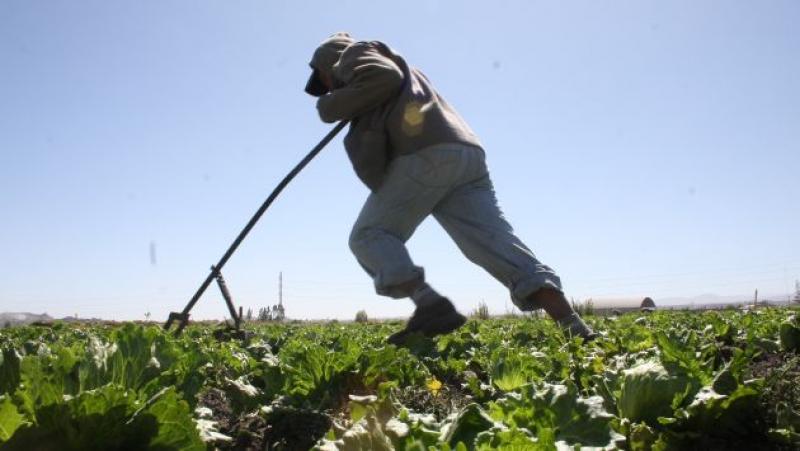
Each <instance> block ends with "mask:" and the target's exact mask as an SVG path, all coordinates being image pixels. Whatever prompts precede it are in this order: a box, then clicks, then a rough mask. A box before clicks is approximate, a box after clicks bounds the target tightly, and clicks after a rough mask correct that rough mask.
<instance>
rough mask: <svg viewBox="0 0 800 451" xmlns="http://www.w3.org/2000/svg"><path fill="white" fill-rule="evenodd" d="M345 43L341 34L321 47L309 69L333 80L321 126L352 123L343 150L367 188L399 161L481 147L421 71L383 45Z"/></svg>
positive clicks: (321, 102)
mask: <svg viewBox="0 0 800 451" xmlns="http://www.w3.org/2000/svg"><path fill="white" fill-rule="evenodd" d="M348 39H350V38H349V36H348V35H346V34H341V33H340V34H337V35H334V36H332V37H331V38H329V39H328V40H327V41H325V42H323V44H322V45H321V46H320V47H319V48H318V49H317V51H316V52H315V53H314V59H312V62H311V65H312V67H314V68H315V69H317V70H319V71H321V72H327V74H328V75H330V76H331V78H332V80H333V81H334V89H333V90H332V91H331V92H330V93H327V94H325V95H323V96H321V97H320V98H319V99H318V101H317V110H318V112H319V116H320V118H321V119H322V120H323V121H324V122H336V121H342V120H347V121H350V129H349V131H348V133H347V136H346V137H345V139H344V145H345V149H346V150H347V154H348V157H349V158H350V162H351V163H352V165H353V168H354V170H355V172H356V174H357V175H358V176H359V178H360V179H361V180H362V181H363V182H364V183H365V184H366V185H367V187H369V188H370V189H371V190H372V191H375V190H377V189H378V188H379V187H380V185H381V183H382V181H383V177H384V175H385V172H386V168H387V166H388V164H389V162H390V161H391V160H392V159H393V158H395V157H397V156H400V155H407V154H411V153H413V152H416V151H418V150H420V149H423V148H425V147H429V146H433V145H436V144H445V143H461V144H467V145H472V146H477V147H480V145H481V144H480V141H479V140H478V138H477V136H475V133H473V131H472V130H471V129H470V128H469V126H468V125H467V123H466V122H465V121H464V120H463V119H462V118H461V116H460V115H459V114H458V113H457V112H456V111H455V110H454V109H453V108H452V107H451V106H450V105H449V104H448V103H447V101H445V99H444V98H442V97H441V96H440V95H439V93H438V92H437V91H436V90H435V89H434V87H433V85H432V84H431V82H430V81H429V80H428V79H427V77H425V75H424V74H423V73H422V72H420V71H419V70H418V69H416V68H411V67H409V66H408V64H406V62H405V60H404V59H403V58H402V57H401V56H400V55H398V54H397V53H395V52H394V51H392V50H391V49H390V48H389V47H388V46H386V45H385V44H383V43H381V42H378V41H370V42H366V41H360V42H348V41H347V40H348ZM344 45H346V46H344ZM335 55H338V59H337V60H336V61H335V62H334V63H333V64H332V65H331V63H330V61H332V60H333V58H332V57H335Z"/></svg>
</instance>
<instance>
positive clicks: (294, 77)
mask: <svg viewBox="0 0 800 451" xmlns="http://www.w3.org/2000/svg"><path fill="white" fill-rule="evenodd" d="M798 23H800V3H798V2H795V1H770V2H754V1H704V2H697V1H671V2H661V1H624V2H623V1H609V2H594V1H583V2H569V3H568V4H567V3H564V2H555V1H552V2H538V1H537V2H532V1H516V2H491V1H486V0H484V1H480V2H473V1H469V2H443V1H421V2H410V1H409V2H392V3H389V2H374V1H369V2H368V1H342V2H288V1H286V2H277V1H275V2H273V1H270V2H263V1H237V2H210V1H191V2H190V1H169V2H161V1H144V2H142V1H118V2H107V1H82V2H72V1H37V2H31V1H24V0H3V1H2V2H0V215H1V216H0V218H1V220H0V249H1V250H2V256H1V258H0V311H33V312H41V311H47V312H48V313H50V314H51V315H54V316H62V315H67V314H73V313H78V314H79V315H81V316H101V317H105V318H116V319H140V318H143V315H144V313H145V312H148V311H149V312H151V313H152V315H153V319H159V318H165V317H166V314H167V312H168V311H169V310H180V309H182V308H183V306H184V305H185V303H186V302H187V301H188V298H189V297H190V296H191V294H193V293H194V291H195V289H196V288H197V286H198V285H199V284H200V282H201V281H202V280H203V279H204V278H205V276H206V274H207V271H208V267H209V265H211V264H212V263H215V262H216V261H217V260H218V259H219V257H220V256H221V255H222V253H223V251H224V250H225V249H226V248H227V246H228V245H229V244H230V242H231V241H232V240H233V238H234V237H235V236H236V234H237V233H238V232H239V230H240V229H241V227H242V226H243V225H244V224H245V222H246V221H247V219H248V218H249V217H250V216H251V214H252V213H253V212H254V211H255V210H256V208H257V207H258V206H259V205H260V204H261V202H262V201H263V199H264V198H265V197H266V196H267V195H268V194H269V192H270V191H271V190H272V189H273V187H274V186H275V185H276V184H277V182H278V181H279V180H280V179H281V178H282V177H283V176H284V175H285V174H286V173H287V172H288V171H289V170H290V169H291V167H293V166H294V164H296V163H297V162H298V161H299V160H300V159H301V158H302V156H303V155H305V153H306V152H308V150H309V149H310V148H311V147H312V146H313V145H314V144H315V143H316V142H317V141H318V140H319V139H320V138H321V137H322V136H323V135H324V134H325V133H326V131H327V130H328V128H329V126H327V125H325V124H322V123H321V122H320V121H319V120H318V118H317V115H316V111H315V108H314V99H312V98H311V97H309V96H307V95H306V94H304V92H303V90H302V88H303V85H304V82H305V79H306V78H307V76H308V66H307V62H308V60H309V59H310V56H311V53H312V52H313V50H314V48H315V47H316V45H317V44H318V43H319V42H320V41H321V40H322V39H324V38H325V37H326V36H327V35H329V34H330V33H333V32H335V31H342V30H346V31H349V32H351V33H352V34H353V35H354V36H355V37H357V38H360V39H379V40H383V41H384V42H387V43H388V44H389V45H390V46H392V47H393V48H395V49H396V50H397V51H398V52H400V53H401V54H403V55H404V56H405V57H406V58H407V60H408V61H409V62H410V63H411V64H412V65H415V66H417V67H419V68H421V69H422V70H423V71H425V72H426V74H427V75H428V76H429V78H431V80H432V81H433V83H434V84H435V85H436V86H437V88H438V89H439V90H440V92H441V93H442V94H443V95H444V96H445V97H446V98H447V99H448V100H449V101H450V102H451V103H452V104H453V105H454V106H455V107H456V108H457V109H458V110H459V111H460V112H461V114H462V115H463V116H464V117H465V118H466V119H467V121H468V122H469V123H470V125H471V126H472V128H473V129H474V130H475V131H476V132H477V133H478V135H479V136H480V137H481V139H482V141H483V143H484V145H485V148H486V150H487V154H488V159H489V165H490V170H491V171H492V174H493V177H494V181H495V185H496V188H497V191H498V196H499V200H500V203H501V207H502V208H503V209H504V211H505V212H506V215H507V217H508V218H509V219H510V221H511V222H512V224H513V225H514V227H515V229H516V230H517V232H518V234H519V235H520V236H521V237H522V238H523V240H524V241H525V242H526V243H528V245H529V246H530V247H531V248H532V249H533V250H534V252H535V253H536V254H537V255H538V257H539V258H540V259H541V260H543V261H544V262H545V263H548V264H550V265H551V266H553V267H554V268H555V269H556V270H557V271H558V272H559V273H560V275H561V277H562V280H563V282H564V284H565V289H566V291H567V294H568V295H570V296H574V297H576V298H587V297H602V296H643V295H649V296H652V297H654V298H655V299H656V301H657V302H658V300H659V299H661V298H668V297H675V296H694V295H698V294H701V293H717V294H721V295H730V294H740V295H743V296H748V295H750V294H751V293H752V291H753V289H755V288H759V290H760V291H761V292H762V293H787V292H788V291H791V290H792V289H793V283H794V280H795V279H797V278H800V234H798V232H797V231H798V230H800V35H799V34H798V32H797V24H798ZM366 196H367V190H366V189H365V188H364V187H362V186H361V185H360V183H359V182H358V180H357V179H356V177H355V176H354V175H353V173H352V171H351V169H350V166H349V163H348V161H347V159H346V156H345V153H344V151H343V148H342V145H341V140H340V139H337V140H336V141H334V143H332V144H331V145H330V146H329V147H328V148H327V149H326V150H325V151H324V152H323V153H322V154H321V155H320V156H319V157H318V159H317V160H315V161H314V162H312V164H311V165H310V166H309V167H308V168H307V170H306V171H304V172H303V173H301V175H300V176H299V177H298V178H297V179H296V180H295V181H294V182H293V183H292V184H291V185H290V186H289V187H288V188H287V190H286V191H284V194H283V195H282V196H281V197H280V198H279V199H278V201H277V202H276V203H275V204H274V205H273V207H272V208H271V209H270V211H268V212H267V214H266V216H264V218H263V219H262V221H261V222H260V223H259V225H258V226H257V227H256V228H255V229H254V230H253V232H252V234H251V235H250V236H249V237H248V239H247V240H246V241H245V242H244V244H243V245H242V247H241V248H240V250H239V251H238V253H237V254H235V255H234V257H233V258H232V259H231V261H230V263H229V265H228V266H227V267H226V268H225V271H224V274H225V276H226V278H227V279H228V284H229V286H230V288H231V291H232V293H233V296H234V299H235V300H236V301H237V303H241V304H243V305H244V306H245V307H248V306H252V307H254V308H257V307H258V306H260V305H266V304H273V303H275V302H276V297H277V290H278V288H277V284H278V283H277V282H278V272H279V271H283V273H284V294H285V298H284V299H285V301H286V303H287V308H288V314H289V315H290V316H292V317H299V318H331V317H338V318H352V317H353V316H354V314H355V312H356V311H358V310H360V309H365V310H366V311H367V312H368V314H370V315H371V316H404V315H407V314H409V313H410V311H411V307H412V306H411V303H410V302H407V301H394V300H389V299H384V298H380V297H378V296H377V295H375V294H374V293H373V291H372V287H371V281H370V280H369V279H368V278H367V277H366V275H365V274H363V273H362V271H361V269H360V268H359V266H358V265H357V264H356V262H355V260H354V258H353V257H352V256H351V254H350V252H349V250H348V247H347V236H348V233H349V230H350V226H351V225H352V222H353V220H354V219H355V217H356V215H357V213H358V211H359V209H360V208H361V204H362V203H363V201H364V199H365V198H366ZM151 243H154V246H155V251H156V252H155V254H156V255H155V257H156V261H155V264H152V262H151V256H150V247H151ZM409 247H410V250H411V252H412V256H413V257H414V259H415V260H416V262H417V263H419V264H421V265H423V266H425V268H426V271H427V273H428V276H429V280H430V282H431V283H432V284H433V285H434V287H436V288H438V289H439V290H440V291H442V292H443V293H444V294H446V295H448V296H450V297H451V298H452V299H453V300H454V302H455V303H456V304H457V305H458V307H459V308H461V309H462V310H470V309H472V308H474V307H475V306H476V305H477V303H478V302H480V301H481V300H485V301H486V302H487V303H488V304H489V307H490V310H492V311H493V312H495V313H502V312H504V311H505V310H506V309H507V308H510V306H511V303H510V301H509V300H508V299H509V298H508V294H507V292H506V291H505V289H504V288H503V287H502V286H500V284H498V283H497V282H496V281H494V280H493V279H491V278H490V277H489V276H488V275H487V274H485V273H484V272H483V271H482V270H481V269H479V268H477V267H475V266H473V265H472V264H471V263H469V262H468V261H467V260H466V259H465V258H463V257H462V256H461V255H460V254H459V252H458V250H457V248H456V247H455V245H453V244H452V243H451V242H450V241H449V239H448V237H447V236H446V234H445V233H444V232H443V231H442V230H441V229H440V228H439V226H438V224H436V222H435V221H433V220H428V221H426V222H425V223H424V224H423V225H422V227H421V228H420V229H419V230H418V232H417V234H416V235H415V236H414V237H413V238H412V239H411V241H410V242H409ZM224 314H225V309H224V304H223V302H222V300H221V297H220V295H219V293H218V290H217V289H216V287H214V286H212V287H211V288H210V289H209V291H208V292H207V294H206V296H205V297H204V298H203V299H202V300H201V302H200V303H199V304H198V305H197V308H196V310H195V316H197V317H206V318H209V317H217V318H220V317H222V316H223V315H224Z"/></svg>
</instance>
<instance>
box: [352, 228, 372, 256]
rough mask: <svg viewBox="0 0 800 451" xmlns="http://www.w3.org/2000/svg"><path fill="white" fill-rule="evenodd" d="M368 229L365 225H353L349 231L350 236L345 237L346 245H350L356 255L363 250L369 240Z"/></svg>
mask: <svg viewBox="0 0 800 451" xmlns="http://www.w3.org/2000/svg"><path fill="white" fill-rule="evenodd" d="M369 235H370V229H369V228H366V227H353V230H351V231H350V236H349V237H348V239H347V245H348V246H349V247H350V252H352V253H353V254H354V255H355V256H356V257H358V256H359V254H361V253H363V252H364V249H365V247H366V243H367V241H368V240H369Z"/></svg>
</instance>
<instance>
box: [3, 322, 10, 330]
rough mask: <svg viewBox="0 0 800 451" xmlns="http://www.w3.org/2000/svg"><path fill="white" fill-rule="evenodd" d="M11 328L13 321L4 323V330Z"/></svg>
mask: <svg viewBox="0 0 800 451" xmlns="http://www.w3.org/2000/svg"><path fill="white" fill-rule="evenodd" d="M10 327H11V321H8V320H6V322H4V323H3V329H8V328H10Z"/></svg>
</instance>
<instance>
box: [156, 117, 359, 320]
mask: <svg viewBox="0 0 800 451" xmlns="http://www.w3.org/2000/svg"><path fill="white" fill-rule="evenodd" d="M345 125H347V121H341V122H339V123H338V124H336V126H335V127H334V128H333V129H332V130H331V131H330V132H328V134H327V135H325V137H324V138H322V141H320V142H319V144H317V145H316V146H314V148H313V149H311V152H309V153H308V155H306V156H305V158H303V160H302V161H300V163H298V164H297V166H295V167H294V169H292V171H291V172H289V174H287V175H286V177H284V178H283V180H281V182H280V183H278V186H277V187H275V189H274V190H273V191H272V194H270V195H269V197H268V198H267V200H265V201H264V203H263V204H261V207H260V208H259V209H258V211H256V213H255V214H254V215H253V217H252V218H250V222H248V223H247V225H246V226H245V227H244V229H243V230H242V231H241V232H240V233H239V236H237V237H236V239H235V240H234V241H233V244H231V246H230V247H229V248H228V250H227V251H225V255H223V256H222V258H221V259H220V260H219V262H218V263H217V264H216V265H214V266H212V267H211V268H212V269H211V273H210V274H209V275H208V277H206V280H204V281H203V283H202V284H201V285H200V288H198V289H197V292H195V294H194V296H192V298H191V299H190V300H189V303H188V304H187V305H186V307H185V308H184V309H183V312H181V313H176V312H173V313H170V316H169V318H168V319H167V322H166V323H165V324H164V329H169V328H170V326H171V325H172V323H173V322H174V321H175V320H177V321H179V324H178V329H177V330H176V331H175V332H176V334H179V333H180V332H181V331H182V330H183V328H184V327H186V324H187V323H188V322H189V312H190V311H191V310H192V307H194V305H195V304H196V303H197V301H198V300H199V299H200V296H202V295H203V292H205V291H206V288H208V285H209V284H211V281H212V280H214V278H215V277H216V276H217V274H218V273H219V272H220V271H222V267H223V266H225V263H227V262H228V259H229V258H231V255H233V253H234V252H235V251H236V248H238V247H239V245H240V244H241V243H242V241H243V240H244V238H245V237H246V236H247V234H248V233H250V229H252V228H253V226H255V225H256V223H257V222H258V220H259V219H260V218H261V216H262V215H263V214H264V212H265V211H267V208H269V206H270V205H272V202H273V201H275V198H276V197H278V195H279V194H280V193H281V191H283V189H284V188H285V187H286V185H288V184H289V182H291V181H292V179H293V178H294V177H295V176H296V175H297V174H298V173H299V172H300V171H302V170H303V168H304V167H306V165H307V164H308V163H309V162H310V161H311V160H313V159H314V157H316V156H317V154H318V153H319V152H320V151H321V150H322V149H323V148H324V147H325V146H326V145H327V144H328V143H329V142H330V141H331V140H332V139H333V137H334V136H336V135H337V134H338V133H339V132H340V131H341V130H342V129H343V128H344V126H345Z"/></svg>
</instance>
